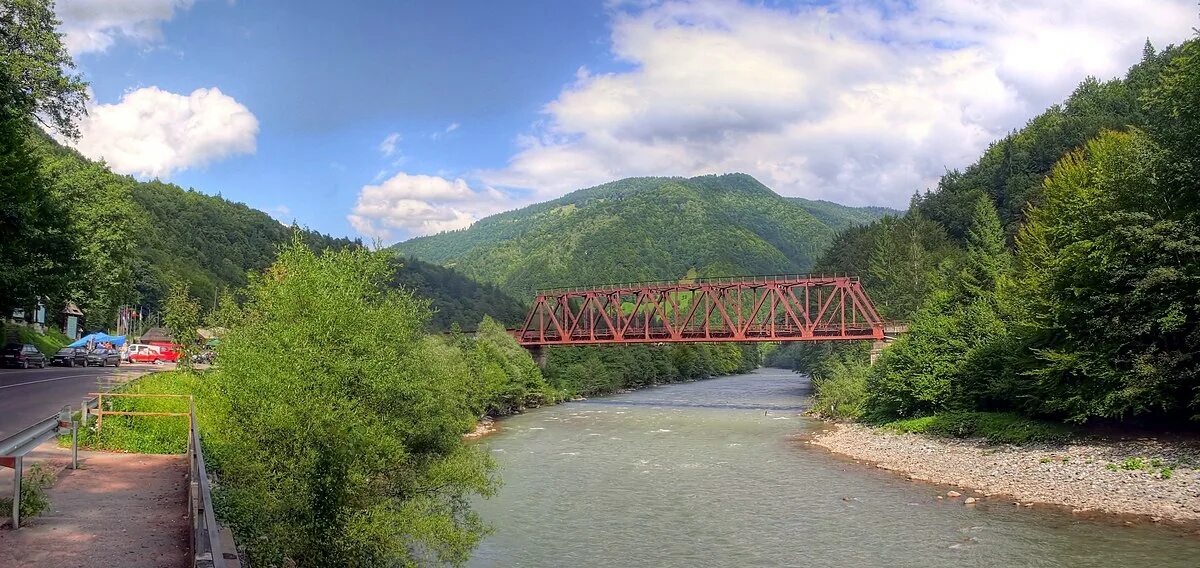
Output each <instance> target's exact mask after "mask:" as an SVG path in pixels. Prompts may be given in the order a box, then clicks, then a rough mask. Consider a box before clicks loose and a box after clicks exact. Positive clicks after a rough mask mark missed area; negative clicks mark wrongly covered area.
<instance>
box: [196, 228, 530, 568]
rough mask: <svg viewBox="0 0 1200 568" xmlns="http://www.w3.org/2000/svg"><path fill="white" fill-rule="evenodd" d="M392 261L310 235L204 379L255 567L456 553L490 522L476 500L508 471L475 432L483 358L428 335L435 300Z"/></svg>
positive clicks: (216, 458) (213, 438)
mask: <svg viewBox="0 0 1200 568" xmlns="http://www.w3.org/2000/svg"><path fill="white" fill-rule="evenodd" d="M389 262H390V260H389V259H388V258H387V256H386V254H384V253H371V252H368V251H365V250H342V251H336V252H335V251H326V252H324V253H323V254H320V255H317V254H314V253H313V252H312V251H310V250H309V249H308V248H307V247H305V246H304V244H303V243H302V242H300V240H299V238H297V239H296V240H295V241H294V242H293V244H292V245H291V246H289V247H287V248H285V249H283V250H282V251H281V252H280V255H279V260H278V261H277V262H276V263H275V264H274V265H273V266H272V267H271V268H270V269H268V270H267V271H266V273H265V274H264V275H262V276H261V277H258V278H255V279H254V280H253V282H252V284H251V286H250V288H249V290H248V292H247V297H248V301H247V304H246V306H245V308H246V309H245V313H244V316H243V320H242V321H240V322H237V324H236V325H234V326H233V327H232V328H231V329H230V331H229V332H228V334H227V335H226V337H225V338H223V341H222V343H221V346H220V348H219V355H218V369H217V371H215V372H213V373H210V374H208V375H206V376H204V377H203V380H201V381H200V382H199V384H198V385H197V388H198V393H199V395H200V396H199V397H198V402H199V403H200V408H199V412H200V420H201V426H202V427H203V433H204V436H205V445H206V449H208V457H209V458H210V459H211V460H212V461H213V466H214V469H215V470H217V471H218V473H219V476H220V477H219V479H220V482H219V484H218V485H217V487H216V489H215V492H216V498H217V499H218V511H219V512H220V513H221V514H222V515H223V516H224V517H225V518H226V519H227V520H228V521H229V522H230V523H231V524H232V525H233V526H234V528H235V531H236V532H237V533H238V534H239V538H240V539H241V540H242V541H243V542H246V543H248V544H249V546H250V554H251V557H252V559H253V562H254V563H255V564H261V565H264V566H266V565H280V564H283V563H284V562H285V560H286V559H291V560H292V561H294V562H295V563H296V564H297V565H298V566H380V565H389V566H391V565H397V566H400V565H403V566H409V565H423V564H430V563H435V562H446V563H457V562H461V561H464V560H465V559H466V558H467V556H468V554H469V552H470V550H471V549H472V548H473V547H474V545H475V544H476V543H477V542H478V541H479V539H480V538H481V537H482V535H483V534H484V532H485V531H484V527H483V524H482V522H481V521H480V520H479V518H478V516H477V515H476V514H474V513H473V512H472V511H471V510H470V507H469V505H468V498H469V497H470V496H471V495H475V494H483V495H488V494H491V493H492V492H493V491H494V489H495V487H496V485H497V480H496V479H495V478H494V476H493V474H492V468H493V464H492V462H491V460H490V458H489V457H488V456H486V455H485V454H483V453H482V452H481V451H479V450H478V449H476V448H473V447H468V446H465V445H464V444H463V442H462V434H463V433H464V432H466V431H469V430H470V429H471V428H473V426H474V423H475V419H476V417H477V414H476V411H477V410H478V408H477V407H476V405H477V404H479V403H480V401H481V398H480V397H479V394H478V393H477V392H476V387H477V385H476V384H475V378H474V377H473V375H472V372H471V364H470V362H469V361H468V360H467V357H464V355H463V352H462V351H461V350H460V349H459V348H458V347H457V346H455V345H454V344H453V343H451V342H450V341H447V340H445V339H443V338H440V337H427V336H424V335H423V333H422V329H423V327H424V325H425V323H426V320H427V318H428V317H429V310H428V308H427V306H426V303H425V302H424V301H421V300H418V299H417V298H415V297H414V296H412V294H411V293H409V292H406V291H402V290H395V289H389V287H387V286H386V285H385V284H386V280H387V279H388V277H390V276H391V273H390V268H391V266H390V264H389ZM493 347H494V346H493ZM526 357H527V356H526ZM500 366H501V367H503V365H500ZM525 378H527V379H528V378H529V377H525Z"/></svg>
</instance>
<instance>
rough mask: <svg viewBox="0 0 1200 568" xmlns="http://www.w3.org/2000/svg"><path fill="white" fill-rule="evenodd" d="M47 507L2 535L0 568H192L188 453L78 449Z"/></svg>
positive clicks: (52, 493)
mask: <svg viewBox="0 0 1200 568" xmlns="http://www.w3.org/2000/svg"><path fill="white" fill-rule="evenodd" d="M79 455H80V462H81V466H82V469H79V470H70V469H67V470H63V471H62V473H60V474H59V477H58V482H57V483H56V484H55V485H54V487H52V488H51V489H50V490H49V498H50V508H49V510H47V511H45V512H43V513H42V514H41V515H40V516H38V517H35V518H32V519H28V520H27V521H24V522H22V523H21V524H22V527H21V529H20V530H17V531H13V530H11V529H7V528H6V529H3V530H0V566H4V567H5V568H10V567H12V568H16V567H22V566H38V567H41V566H55V567H61V568H73V567H80V568H82V567H85V566H86V567H88V568H95V567H100V566H122V567H129V568H143V567H156V568H157V567H174V568H181V567H183V566H187V565H189V559H188V540H189V538H190V532H189V529H190V525H189V523H188V515H187V510H188V506H187V498H188V484H187V473H188V464H187V458H186V457H185V456H162V455H144V454H111V453H103V452H80V453H79Z"/></svg>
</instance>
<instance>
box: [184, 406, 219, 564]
mask: <svg viewBox="0 0 1200 568" xmlns="http://www.w3.org/2000/svg"><path fill="white" fill-rule="evenodd" d="M188 416H189V418H188V420H189V421H190V422H191V427H190V428H189V429H188V430H189V432H188V465H189V466H190V467H189V469H188V471H189V472H191V473H190V476H191V480H192V481H191V484H190V487H189V490H188V495H189V499H188V502H189V503H190V505H189V507H188V516H189V517H190V518H191V521H192V542H191V545H192V566H193V567H194V568H225V556H224V554H223V553H222V551H223V549H222V548H221V532H220V528H219V527H218V526H217V517H216V515H215V514H214V513H213V504H212V490H211V488H210V487H209V482H208V469H207V468H206V467H205V465H204V448H203V445H202V444H201V443H200V427H199V426H197V423H196V405H195V403H189V405H188Z"/></svg>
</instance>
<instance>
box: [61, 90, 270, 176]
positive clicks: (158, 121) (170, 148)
mask: <svg viewBox="0 0 1200 568" xmlns="http://www.w3.org/2000/svg"><path fill="white" fill-rule="evenodd" d="M79 130H80V134H81V136H80V138H79V141H78V142H77V143H75V144H74V146H75V148H76V149H77V150H79V151H80V152H81V153H82V154H83V155H85V156H87V157H89V158H94V159H103V160H105V161H107V162H108V165H109V167H111V168H112V169H113V171H116V172H120V173H123V174H132V175H136V176H141V177H164V178H165V177H169V176H170V175H171V174H172V173H174V172H176V171H179V170H183V169H187V168H191V167H197V166H203V165H205V164H208V163H211V162H214V161H218V160H221V159H224V158H227V157H229V156H233V155H236V154H253V153H254V152H255V150H256V138H257V136H258V119H256V118H255V117H254V114H253V113H251V112H250V110H249V109H247V108H246V107H245V106H243V105H242V104H241V103H239V102H237V101H236V100H234V99H233V97H230V96H228V95H226V94H224V93H222V92H221V90H220V89H217V88H215V87H214V88H211V89H196V90H195V91H192V93H191V94H190V95H180V94H176V93H171V92H168V91H164V90H161V89H159V88H158V87H146V88H142V89H138V90H136V91H130V92H128V93H125V95H124V96H122V97H121V101H120V102H118V103H114V104H107V105H106V104H100V105H93V106H91V107H90V108H89V109H88V116H87V117H86V118H85V119H84V120H83V121H82V122H81V124H80V128H79Z"/></svg>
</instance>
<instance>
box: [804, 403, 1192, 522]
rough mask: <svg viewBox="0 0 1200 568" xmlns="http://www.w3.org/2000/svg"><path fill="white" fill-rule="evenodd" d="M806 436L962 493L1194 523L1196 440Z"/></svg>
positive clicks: (834, 430) (862, 429)
mask: <svg viewBox="0 0 1200 568" xmlns="http://www.w3.org/2000/svg"><path fill="white" fill-rule="evenodd" d="M808 443H809V444H812V445H816V446H819V447H822V448H825V449H827V450H829V451H831V452H833V453H835V454H839V455H843V456H846V457H849V458H852V459H855V460H862V461H867V462H871V463H873V464H875V465H876V466H877V467H880V468H883V469H888V470H892V471H896V472H899V473H903V474H906V475H907V476H909V477H910V478H911V479H915V480H921V481H929V482H934V483H941V484H947V485H956V486H959V487H963V488H969V489H973V490H979V491H981V492H982V495H979V494H970V495H963V496H962V497H961V498H962V499H963V500H966V499H967V497H974V498H976V499H982V500H995V501H1001V499H1003V501H1001V502H1007V503H1008V504H1009V505H1010V506H1011V505H1012V504H1013V503H1018V504H1026V505H1027V504H1032V503H1041V504H1051V505H1059V506H1064V507H1068V508H1070V509H1071V510H1072V511H1073V512H1075V513H1080V514H1084V513H1108V514H1120V515H1139V516H1144V517H1146V518H1149V519H1151V520H1154V521H1174V522H1178V523H1183V524H1188V525H1192V524H1195V525H1200V469H1197V467H1198V466H1200V441H1165V440H1160V439H1155V438H1132V439H1103V438H1085V439H1080V440H1076V441H1073V442H1070V443H1066V444H1031V445H1024V446H1016V445H1009V444H1005V445H992V444H987V443H986V442H983V441H981V440H959V439H943V438H934V437H930V436H926V435H922V434H911V433H905V434H898V433H894V432H891V431H888V430H886V429H883V428H874V427H870V426H865V425H862V424H846V423H837V424H831V426H830V427H829V428H828V429H826V430H824V431H821V432H818V433H816V434H814V435H813V436H811V438H810V439H809V440H808Z"/></svg>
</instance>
